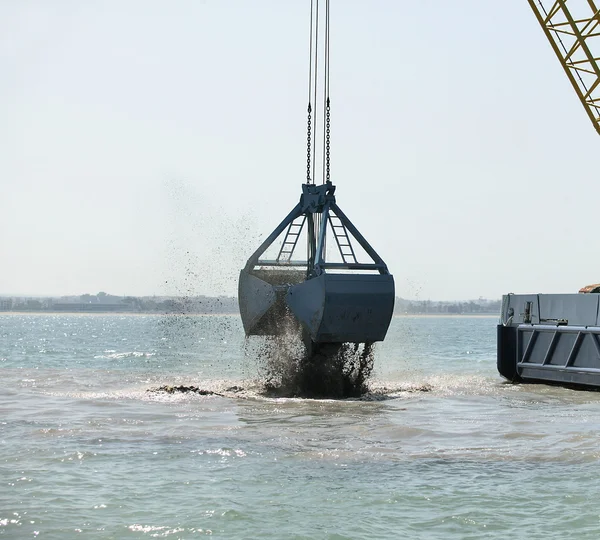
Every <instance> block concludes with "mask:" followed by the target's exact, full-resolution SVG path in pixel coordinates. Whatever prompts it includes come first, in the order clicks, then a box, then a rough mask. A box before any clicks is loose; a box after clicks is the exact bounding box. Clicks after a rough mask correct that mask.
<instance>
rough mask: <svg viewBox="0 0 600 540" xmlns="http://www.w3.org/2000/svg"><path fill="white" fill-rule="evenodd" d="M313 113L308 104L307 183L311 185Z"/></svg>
mask: <svg viewBox="0 0 600 540" xmlns="http://www.w3.org/2000/svg"><path fill="white" fill-rule="evenodd" d="M311 113H312V107H311V105H310V103H309V104H308V123H307V127H306V183H307V184H310V154H311V141H312V127H311V124H312V122H311Z"/></svg>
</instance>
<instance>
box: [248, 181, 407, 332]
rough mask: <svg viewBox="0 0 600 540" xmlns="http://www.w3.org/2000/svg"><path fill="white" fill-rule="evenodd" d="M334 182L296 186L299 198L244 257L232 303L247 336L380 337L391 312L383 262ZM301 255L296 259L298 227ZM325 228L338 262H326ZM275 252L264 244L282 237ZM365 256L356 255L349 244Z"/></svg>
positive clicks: (390, 285) (389, 281)
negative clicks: (303, 242)
mask: <svg viewBox="0 0 600 540" xmlns="http://www.w3.org/2000/svg"><path fill="white" fill-rule="evenodd" d="M334 192H335V186H334V185H333V184H331V182H329V181H328V182H326V183H324V184H322V185H320V186H317V185H314V184H308V183H307V184H302V196H301V197H300V202H299V203H298V204H297V205H296V206H295V207H294V208H293V209H292V211H291V212H290V213H289V214H288V215H287V217H286V218H285V219H284V220H283V221H282V222H281V223H280V224H279V225H278V226H277V228H276V229H275V230H274V231H273V232H272V233H271V235H270V236H269V237H268V238H267V239H266V240H265V241H264V242H263V243H262V244H261V245H260V247H259V248H258V249H257V250H256V251H255V252H254V254H253V255H252V256H251V257H250V258H249V259H248V262H247V263H246V266H245V267H244V269H243V270H242V271H241V272H240V281H239V287H238V301H239V306H240V315H241V317H242V323H243V325H244V330H245V332H246V335H248V336H251V335H259V336H273V335H284V334H287V333H288V332H289V331H290V330H297V331H300V330H302V335H303V338H304V340H305V343H308V341H307V340H308V338H310V341H312V342H313V343H317V344H322V343H346V342H350V343H373V342H375V341H383V339H384V338H385V334H386V332H387V329H388V327H389V325H390V321H391V318H392V313H393V310H394V300H395V291H394V278H393V277H392V275H391V274H390V273H389V271H388V268H387V265H386V264H385V262H384V261H383V259H382V258H381V257H380V256H379V255H378V254H377V252H376V251H375V250H374V249H373V248H372V247H371V245H370V244H369V243H368V242H367V240H366V239H365V238H364V237H363V236H362V235H361V234H360V232H359V231H358V229H357V228H356V227H355V226H354V225H353V224H352V222H351V221H350V220H349V219H348V217H347V216H346V215H345V214H344V213H343V212H342V210H341V209H340V207H339V206H338V205H337V204H336V201H335V196H334ZM304 227H306V232H307V258H306V259H294V258H293V254H294V252H295V249H296V247H297V245H298V239H299V238H300V235H301V232H302V230H303V228H304ZM327 231H329V235H330V238H331V242H332V243H331V245H332V246H334V250H335V247H337V248H338V261H337V262H335V261H331V260H326V257H325V255H326V249H325V246H326V236H327ZM282 234H283V235H284V236H283V241H282V242H281V244H280V247H279V251H278V255H277V257H276V258H265V255H264V254H265V252H266V250H267V249H268V248H269V247H270V246H271V245H272V244H273V243H274V242H275V241H276V239H277V238H278V237H279V236H280V235H282ZM356 245H358V246H360V248H362V250H363V252H364V256H365V257H368V258H369V262H363V261H362V260H360V253H358V254H357V252H356V251H355V246H356Z"/></svg>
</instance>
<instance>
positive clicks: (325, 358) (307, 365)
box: [247, 333, 374, 399]
mask: <svg viewBox="0 0 600 540" xmlns="http://www.w3.org/2000/svg"><path fill="white" fill-rule="evenodd" d="M247 354H250V355H252V356H255V357H256V358H258V362H259V376H260V378H261V379H262V381H263V386H264V390H265V394H267V395H269V396H281V397H283V396H285V397H309V398H338V399H339V398H348V397H360V396H362V395H363V394H365V393H367V392H368V391H369V388H368V379H369V377H370V375H371V372H372V371H373V361H374V351H373V346H372V345H362V344H360V345H359V344H353V343H343V344H324V345H320V346H319V347H318V348H317V349H316V350H314V351H312V353H311V354H309V353H308V351H307V350H306V347H304V345H303V344H302V341H301V339H300V338H299V336H298V335H297V334H295V333H293V334H289V333H286V334H285V335H281V336H268V337H264V338H262V340H261V341H260V343H259V344H256V343H253V344H250V343H249V342H248V343H247Z"/></svg>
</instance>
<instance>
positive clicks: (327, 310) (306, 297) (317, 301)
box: [286, 274, 395, 343]
mask: <svg viewBox="0 0 600 540" xmlns="http://www.w3.org/2000/svg"><path fill="white" fill-rule="evenodd" d="M394 297H395V292H394V279H393V277H392V276H391V275H389V274H388V275H352V274H322V275H320V276H318V277H315V278H313V279H309V280H307V281H305V282H304V283H300V284H298V285H294V286H292V287H290V288H289V290H288V292H287V295H286V302H287V304H288V305H289V307H290V308H291V310H292V312H293V313H294V315H295V317H296V319H297V320H298V321H299V322H300V323H301V325H302V327H303V328H304V329H305V330H306V331H307V332H308V333H309V334H310V338H311V340H312V341H314V342H315V343H344V342H352V343H372V342H374V341H383V339H384V338H385V334H386V332H387V329H388V327H389V325H390V321H391V318H392V314H393V311H394Z"/></svg>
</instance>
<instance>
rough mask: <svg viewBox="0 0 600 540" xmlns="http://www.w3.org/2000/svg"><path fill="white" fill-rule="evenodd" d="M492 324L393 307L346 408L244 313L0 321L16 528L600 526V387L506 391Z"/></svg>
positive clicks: (232, 530) (5, 522)
mask: <svg viewBox="0 0 600 540" xmlns="http://www.w3.org/2000/svg"><path fill="white" fill-rule="evenodd" d="M495 324H496V319H495V318H491V317H490V318H486V317H398V318H395V319H394V320H393V322H392V327H391V329H390V333H389V338H388V340H387V341H386V342H385V343H384V344H380V345H378V348H377V352H376V355H377V356H376V362H375V376H374V379H373V380H372V381H371V389H372V392H371V394H369V395H367V396H365V397H364V398H361V399H348V400H339V401H335V400H303V399H296V398H268V397H265V396H264V395H263V394H262V393H261V384H260V383H261V381H260V362H257V359H256V358H254V357H253V352H252V351H253V347H252V346H251V345H250V346H249V345H248V344H245V343H244V338H243V332H242V329H241V325H240V323H239V321H238V318H237V317H235V316H190V317H183V316H153V315H97V314H95V315H66V314H64V315H40V314H25V315H22V314H6V315H1V316H0V375H1V376H2V391H1V392H0V536H6V537H7V538H31V537H35V536H38V535H39V536H40V537H44V538H56V539H59V538H60V539H64V538H74V537H77V536H79V537H85V538H162V537H172V538H195V537H200V536H205V535H212V536H217V537H221V538H273V539H280V538H295V539H303V538H306V539H308V538H311V539H313V538H327V539H346V538H348V539H350V538H352V539H356V538H427V539H448V538H456V539H463V538H467V539H468V538H483V537H486V538H498V539H500V538H501V539H505V538H527V539H537V538H539V539H542V538H544V539H548V538H557V539H558V538H565V537H573V538H583V539H585V538H590V539H592V538H594V539H595V538H598V536H599V534H600V509H599V507H598V504H597V501H598V500H599V499H600V483H599V482H598V481H597V480H596V478H595V475H594V473H593V470H595V467H598V466H599V465H600V447H599V446H598V438H599V433H600V393H596V392H581V391H574V390H567V389H562V388H558V387H548V386H542V385H521V386H514V385H510V384H506V383H504V382H503V381H502V380H501V379H500V377H499V376H498V375H497V373H496V368H495ZM176 384H184V385H195V386H198V387H199V388H202V389H206V390H210V391H213V392H217V394H219V395H197V394H178V393H174V394H167V393H153V392H148V391H147V390H148V389H150V388H156V387H158V386H161V385H176ZM240 389H241V390H240Z"/></svg>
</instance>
